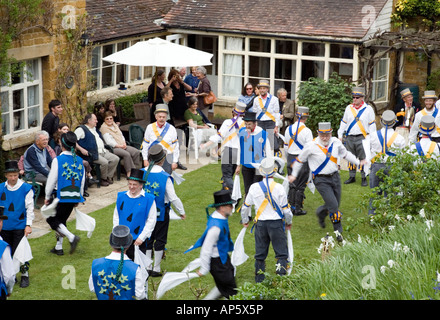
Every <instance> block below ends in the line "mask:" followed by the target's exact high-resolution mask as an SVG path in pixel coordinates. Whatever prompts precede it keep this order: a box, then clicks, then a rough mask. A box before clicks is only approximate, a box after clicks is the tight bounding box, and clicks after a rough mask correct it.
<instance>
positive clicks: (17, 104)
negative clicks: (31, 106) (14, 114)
mask: <svg viewBox="0 0 440 320" xmlns="http://www.w3.org/2000/svg"><path fill="white" fill-rule="evenodd" d="M12 107H13V109H14V110H18V109H22V108H23V107H24V101H23V90H22V89H21V90H14V91H13V92H12Z"/></svg>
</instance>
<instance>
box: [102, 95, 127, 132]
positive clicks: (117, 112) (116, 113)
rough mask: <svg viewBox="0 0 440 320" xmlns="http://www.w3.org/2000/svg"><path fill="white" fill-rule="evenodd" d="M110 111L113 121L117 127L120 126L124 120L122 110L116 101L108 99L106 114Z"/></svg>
mask: <svg viewBox="0 0 440 320" xmlns="http://www.w3.org/2000/svg"><path fill="white" fill-rule="evenodd" d="M108 111H110V112H111V113H112V116H113V121H114V122H115V124H116V125H117V126H120V125H121V123H122V120H123V114H122V108H121V107H120V106H116V102H115V100H114V99H107V100H106V101H105V112H108ZM104 116H105V114H104ZM104 121H105V119H104Z"/></svg>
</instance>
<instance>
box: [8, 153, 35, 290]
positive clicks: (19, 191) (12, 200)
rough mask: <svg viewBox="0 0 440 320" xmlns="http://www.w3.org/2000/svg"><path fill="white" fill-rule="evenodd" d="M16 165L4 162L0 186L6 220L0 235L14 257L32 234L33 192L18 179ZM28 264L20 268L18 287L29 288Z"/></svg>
mask: <svg viewBox="0 0 440 320" xmlns="http://www.w3.org/2000/svg"><path fill="white" fill-rule="evenodd" d="M19 171H20V169H19V168H18V163H17V161H15V160H10V161H6V162H5V178H6V182H3V183H2V184H0V206H1V207H4V208H5V213H6V216H7V217H8V219H7V220H6V221H5V222H4V223H3V230H1V231H0V235H1V237H2V238H3V240H5V241H6V242H7V243H8V244H9V245H10V246H11V255H12V256H14V253H15V250H16V249H17V247H18V245H19V243H20V241H21V239H22V238H23V237H27V236H28V235H29V234H31V233H32V222H33V220H34V217H35V214H34V191H33V189H32V185H30V184H28V183H25V182H23V180H21V179H19ZM28 270H29V262H25V263H24V264H23V265H21V266H20V272H21V279H20V287H21V288H26V287H28V286H29V273H28Z"/></svg>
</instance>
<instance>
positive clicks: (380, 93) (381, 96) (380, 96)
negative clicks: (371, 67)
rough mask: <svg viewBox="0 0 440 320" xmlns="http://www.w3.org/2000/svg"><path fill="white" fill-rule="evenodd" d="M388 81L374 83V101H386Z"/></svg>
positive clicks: (372, 94)
mask: <svg viewBox="0 0 440 320" xmlns="http://www.w3.org/2000/svg"><path fill="white" fill-rule="evenodd" d="M386 87H387V81H375V82H373V90H372V93H371V96H372V100H374V101H381V100H386V91H387V88H386Z"/></svg>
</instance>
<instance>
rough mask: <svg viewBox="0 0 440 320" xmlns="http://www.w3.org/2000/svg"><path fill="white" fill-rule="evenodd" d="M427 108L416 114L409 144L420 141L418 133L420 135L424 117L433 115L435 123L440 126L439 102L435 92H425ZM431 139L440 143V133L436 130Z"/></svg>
mask: <svg viewBox="0 0 440 320" xmlns="http://www.w3.org/2000/svg"><path fill="white" fill-rule="evenodd" d="M422 99H423V101H424V103H425V108H424V109H422V110H420V111H419V112H417V113H416V116H415V117H414V123H413V126H412V127H411V130H410V131H409V142H410V143H416V142H417V141H418V133H419V125H420V120H421V119H422V117H423V116H426V115H431V116H433V117H434V119H435V122H436V124H437V125H440V114H439V109H437V108H436V107H435V101H436V100H437V96H436V94H435V91H432V90H429V91H425V94H424V96H423V97H422ZM431 139H432V140H434V141H436V142H440V133H439V132H438V130H434V131H433V132H432V133H431Z"/></svg>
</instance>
